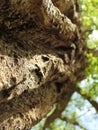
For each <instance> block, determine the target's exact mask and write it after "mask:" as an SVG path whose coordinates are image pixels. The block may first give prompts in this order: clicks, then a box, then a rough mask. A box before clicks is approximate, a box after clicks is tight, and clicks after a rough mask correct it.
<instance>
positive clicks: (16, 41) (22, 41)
mask: <svg viewBox="0 0 98 130" xmlns="http://www.w3.org/2000/svg"><path fill="white" fill-rule="evenodd" d="M79 15H80V12H79V6H78V3H77V1H76V0H70V1H68V0H53V1H51V0H0V130H29V129H30V128H31V126H32V125H34V124H36V123H38V122H39V121H40V120H41V119H42V118H43V117H44V116H46V114H47V113H48V112H49V111H50V110H51V108H52V105H53V104H54V103H55V102H59V103H60V102H61V104H62V109H61V110H63V108H64V107H65V106H66V105H67V103H68V101H69V99H70V97H71V95H72V94H73V93H74V92H75V83H76V81H77V80H81V79H82V78H83V75H84V74H83V73H84V72H83V70H84V68H85V66H86V64H85V53H86V49H85V48H86V47H85V46H86V45H85V40H84V38H83V36H82V32H81V19H80V16H79Z"/></svg>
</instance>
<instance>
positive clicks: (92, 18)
mask: <svg viewBox="0 0 98 130" xmlns="http://www.w3.org/2000/svg"><path fill="white" fill-rule="evenodd" d="M78 2H79V4H80V8H81V10H82V12H81V15H82V23H83V26H84V29H83V32H84V34H86V41H87V47H88V49H91V50H96V55H94V54H93V53H92V51H89V52H88V54H87V58H88V63H89V66H88V68H86V78H85V79H84V80H82V81H81V82H78V83H77V86H78V87H80V88H81V93H82V94H83V95H85V97H86V96H87V97H90V100H92V101H93V100H94V101H96V102H97V103H98V0H78ZM56 106H57V104H55V105H54V107H53V110H52V111H51V112H50V114H49V115H47V116H51V114H52V113H53V111H54V110H55V109H56ZM46 120H47V118H44V119H43V120H42V121H41V122H40V123H38V124H37V125H36V126H34V127H33V128H32V130H44V129H45V130H98V113H97V112H96V110H95V108H94V107H93V106H92V105H91V104H90V103H89V101H88V100H87V99H86V98H84V97H82V96H81V95H80V94H79V93H76V92H75V93H74V94H73V96H72V98H71V100H70V102H69V104H68V106H67V107H66V108H65V110H64V111H63V112H62V115H61V118H57V119H55V120H54V121H53V122H51V124H50V125H49V127H48V128H44V125H45V122H46Z"/></svg>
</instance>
